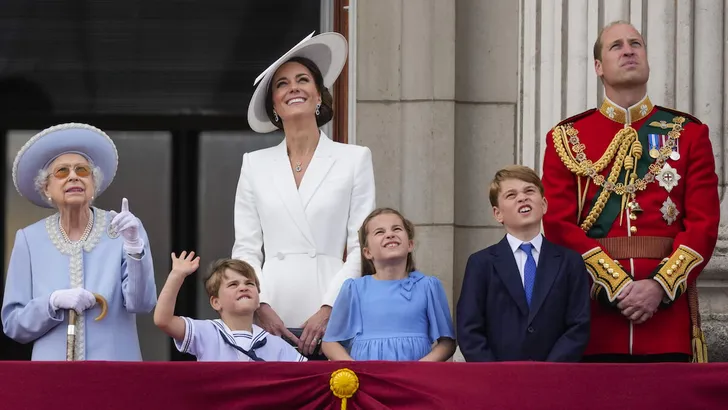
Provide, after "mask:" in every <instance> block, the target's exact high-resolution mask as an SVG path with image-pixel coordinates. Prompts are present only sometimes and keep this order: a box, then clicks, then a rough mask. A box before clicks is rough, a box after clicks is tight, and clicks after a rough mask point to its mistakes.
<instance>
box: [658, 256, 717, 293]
mask: <svg viewBox="0 0 728 410" xmlns="http://www.w3.org/2000/svg"><path fill="white" fill-rule="evenodd" d="M703 260H704V258H703V256H702V255H700V254H699V253H698V252H696V251H695V250H693V249H691V248H689V247H687V246H685V245H680V246H679V247H678V248H677V249H676V250H675V252H673V253H672V255H670V258H669V259H668V260H667V262H665V263H664V264H663V265H662V267H660V269H659V270H658V271H657V273H656V274H655V276H654V277H653V278H652V279H654V280H656V281H657V283H659V284H660V285H661V286H662V288H663V289H664V290H665V294H666V295H667V297H668V298H670V300H672V301H674V300H675V298H677V297H678V293H682V292H684V290H685V284H686V282H687V280H688V275H689V274H690V271H691V270H693V268H695V267H696V266H698V265H700V264H701V263H703Z"/></svg>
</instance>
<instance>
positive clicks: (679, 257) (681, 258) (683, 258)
mask: <svg viewBox="0 0 728 410" xmlns="http://www.w3.org/2000/svg"><path fill="white" fill-rule="evenodd" d="M677 258H678V259H680V260H681V261H684V260H685V255H680V256H678V257H677ZM600 263H601V262H600Z"/></svg>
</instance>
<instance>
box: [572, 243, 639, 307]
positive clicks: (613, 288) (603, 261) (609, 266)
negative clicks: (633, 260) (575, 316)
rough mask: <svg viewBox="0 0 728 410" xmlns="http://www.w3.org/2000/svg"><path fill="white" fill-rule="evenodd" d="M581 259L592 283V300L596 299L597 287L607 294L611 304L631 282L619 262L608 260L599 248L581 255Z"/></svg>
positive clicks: (630, 277) (630, 278) (629, 276)
mask: <svg viewBox="0 0 728 410" xmlns="http://www.w3.org/2000/svg"><path fill="white" fill-rule="evenodd" d="M581 257H582V258H583V259H584V264H585V265H586V270H587V271H588V272H589V275H591V277H592V281H593V282H594V285H593V286H592V289H591V292H590V295H591V297H592V298H593V299H596V298H597V297H598V295H599V292H600V290H599V287H601V289H603V290H604V291H605V292H606V293H607V299H608V300H609V302H610V303H612V302H614V300H615V299H616V298H617V296H618V295H619V293H620V292H621V291H622V290H624V288H625V286H627V285H628V284H629V283H630V282H632V280H633V279H632V276H631V275H630V274H628V273H627V272H625V270H624V269H623V268H622V266H621V265H620V264H619V262H618V261H616V260H614V259H612V258H610V257H609V255H607V254H606V253H605V252H604V251H603V250H602V249H601V248H598V247H597V248H593V249H591V250H589V251H587V252H585V253H584V254H582V255H581Z"/></svg>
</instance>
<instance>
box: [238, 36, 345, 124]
mask: <svg viewBox="0 0 728 410" xmlns="http://www.w3.org/2000/svg"><path fill="white" fill-rule="evenodd" d="M312 35H313V33H311V35H309V36H308V37H306V38H305V39H303V41H301V42H300V43H298V44H297V45H296V46H294V47H293V48H292V49H290V50H288V52H286V53H285V54H284V55H283V56H282V57H281V58H279V59H278V60H276V62H275V63H273V64H271V65H270V66H269V67H268V68H267V69H266V70H265V71H264V72H263V73H262V74H261V75H260V76H258V78H257V79H256V81H255V82H254V83H253V84H255V83H257V82H258V81H259V80H260V82H259V83H258V86H257V87H256V89H255V91H254V92H253V97H252V98H251V99H250V105H249V106H248V123H249V124H250V128H251V129H252V130H253V131H255V132H259V133H268V132H272V131H275V130H277V129H278V127H276V126H275V125H274V124H273V122H271V120H270V118H268V114H267V113H266V112H265V97H266V93H267V92H268V85H269V84H270V81H271V79H272V78H273V75H274V74H275V72H276V70H278V68H279V67H280V66H282V65H283V64H285V63H286V62H287V61H288V60H290V59H291V58H293V57H305V58H308V59H309V60H311V61H313V62H314V64H316V66H317V67H318V69H319V70H321V75H322V76H323V80H324V87H326V88H331V86H332V85H333V84H334V82H335V81H336V79H337V78H338V77H339V74H341V70H342V69H343V68H344V64H346V57H347V49H348V44H347V42H346V38H344V36H342V35H341V34H339V33H333V32H332V33H323V34H319V35H318V36H315V37H312ZM261 77H262V79H261Z"/></svg>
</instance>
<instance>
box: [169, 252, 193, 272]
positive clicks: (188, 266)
mask: <svg viewBox="0 0 728 410" xmlns="http://www.w3.org/2000/svg"><path fill="white" fill-rule="evenodd" d="M199 267H200V257H199V256H198V257H196V258H195V252H190V253H189V254H187V251H182V253H181V254H180V255H179V257H177V255H176V254H175V253H174V252H172V272H171V273H176V274H179V275H182V276H184V277H187V276H189V275H191V274H193V273H194V272H195V271H197V269H198V268H199Z"/></svg>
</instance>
